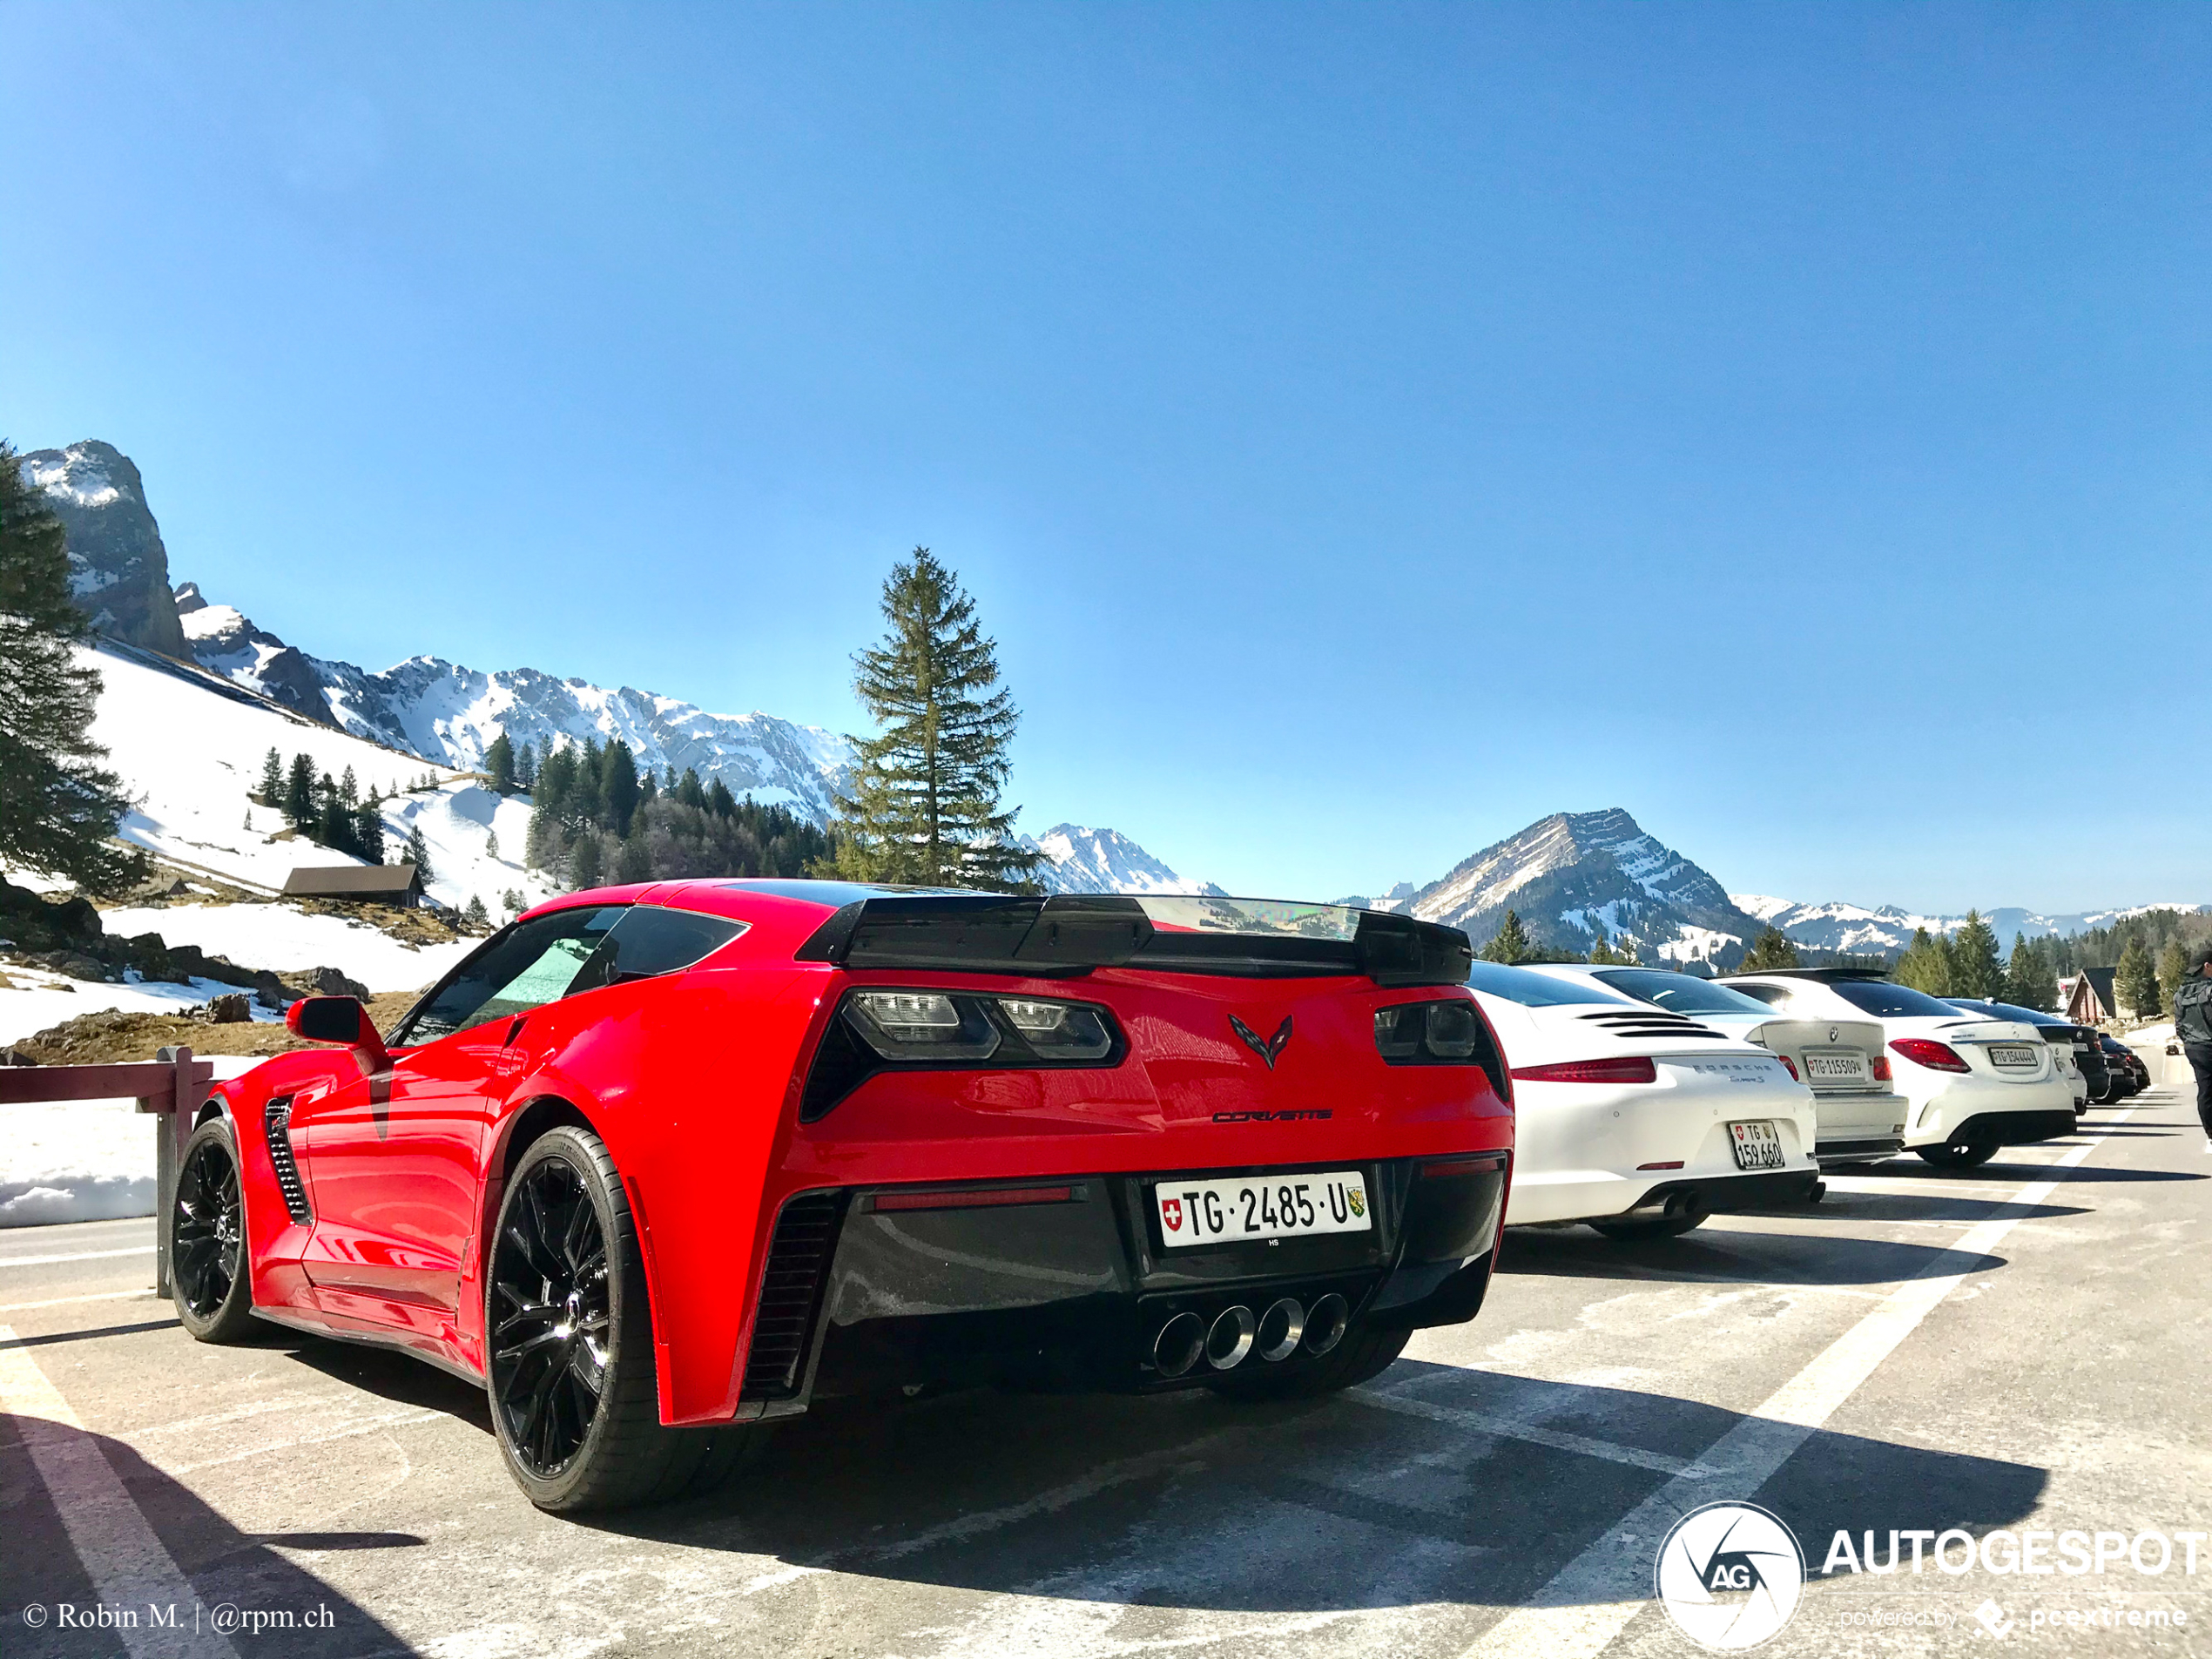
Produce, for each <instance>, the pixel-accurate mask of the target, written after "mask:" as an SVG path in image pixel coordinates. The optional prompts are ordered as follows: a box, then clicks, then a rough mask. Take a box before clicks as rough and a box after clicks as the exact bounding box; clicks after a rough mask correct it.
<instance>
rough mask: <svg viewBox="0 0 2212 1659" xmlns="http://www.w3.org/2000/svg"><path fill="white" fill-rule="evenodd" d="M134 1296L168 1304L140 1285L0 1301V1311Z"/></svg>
mask: <svg viewBox="0 0 2212 1659" xmlns="http://www.w3.org/2000/svg"><path fill="white" fill-rule="evenodd" d="M134 1296H143V1297H144V1298H145V1299H146V1300H147V1301H149V1302H159V1303H160V1304H161V1305H162V1306H163V1307H167V1306H168V1305H169V1303H168V1301H167V1299H166V1298H162V1297H158V1296H156V1295H155V1294H154V1293H153V1292H152V1291H150V1290H147V1289H145V1288H144V1287H141V1288H139V1289H138V1290H135V1291H95V1292H93V1294H91V1296H50V1297H48V1298H46V1299H45V1300H44V1301H43V1302H0V1313H28V1312H30V1311H31V1310H32V1309H33V1308H66V1307H75V1306H76V1305H78V1303H79V1302H122V1301H127V1300H128V1299H129V1298H132V1297H134Z"/></svg>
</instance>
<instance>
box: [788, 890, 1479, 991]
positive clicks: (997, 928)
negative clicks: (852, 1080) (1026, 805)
mask: <svg viewBox="0 0 2212 1659" xmlns="http://www.w3.org/2000/svg"><path fill="white" fill-rule="evenodd" d="M795 956H796V959H797V960H798V961H802V962H834V963H836V964H837V965H838V966H839V967H840V968H934V969H940V970H945V969H949V970H952V971H954V972H967V973H971V974H1045V975H1053V974H1081V973H1085V972H1088V971H1089V969H1091V968H1124V967H1126V968H1158V969H1161V970H1163V971H1164V972H1168V973H1174V974H1225V975H1231V976H1235V977H1238V978H1251V979H1288V978H1305V977H1312V976H1316V975H1337V974H1362V975H1365V976H1366V978H1368V979H1371V980H1372V981H1374V982H1375V983H1376V984H1378V985H1383V986H1391V987H1397V986H1410V985H1460V984H1464V983H1465V982H1466V981H1467V969H1468V968H1469V967H1470V966H1472V964H1473V963H1474V946H1473V945H1472V944H1470V943H1469V941H1468V940H1467V935H1466V934H1463V933H1461V932H1460V930H1459V929H1458V928H1456V927H1443V926H1441V925H1440V924H1439V923H1436V922H1433V921H1417V920H1415V919H1414V918H1413V917H1412V916H1401V915H1393V914H1389V913H1387V912H1384V911H1379V910H1353V909H1350V908H1348V907H1344V906H1339V905H1288V904H1282V903H1278V902H1277V901H1274V900H1251V899H1211V898H1198V897H1184V896H1181V895H1175V896H1171V897H1161V898H1151V897H1136V896H1132V895H1127V894H1054V895H1053V896H1052V897H1050V898H1049V899H1032V898H1017V897H1009V896H1005V895H1001V894H911V895H908V894H899V895H894V896H887V897H882V898H873V899H863V900H857V901H856V902H854V903H853V904H849V905H846V907H844V908H843V909H841V910H840V911H838V912H837V913H836V914H834V915H833V916H831V917H830V919H829V920H828V921H826V922H824V923H823V924H822V925H821V926H820V927H819V928H817V929H816V930H815V932H814V934H813V936H812V937H811V938H809V939H808V940H807V941H806V943H805V944H804V945H801V946H800V947H799V949H798V951H797V952H796V953H795Z"/></svg>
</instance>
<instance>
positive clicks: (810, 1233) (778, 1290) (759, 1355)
mask: <svg viewBox="0 0 2212 1659" xmlns="http://www.w3.org/2000/svg"><path fill="white" fill-rule="evenodd" d="M845 1205H846V1194H845V1193H842V1192H802V1193H800V1194H799V1196H798V1197H795V1198H793V1199H792V1200H790V1202H788V1203H787V1204H785V1205H784V1208H783V1213H782V1214H780V1215H779V1216H778V1217H776V1232H775V1237H774V1238H772V1239H771V1240H770V1241H769V1244H768V1271H767V1272H766V1274H765V1276H764V1278H763V1279H762V1282H761V1286H760V1311H759V1313H758V1314H757V1315H755V1317H754V1318H753V1322H752V1352H750V1353H748V1354H747V1355H746V1356H745V1385H744V1386H743V1388H742V1389H741V1390H740V1391H739V1393H738V1398H739V1399H789V1398H790V1397H791V1396H792V1395H793V1394H795V1393H798V1392H799V1372H800V1371H801V1370H802V1369H804V1367H805V1366H806V1349H807V1345H808V1344H809V1342H810V1341H811V1339H813V1332H814V1318H815V1315H816V1313H817V1312H819V1309H820V1306H821V1300H822V1283H823V1281H824V1280H825V1279H826V1278H828V1277H829V1264H830V1258H831V1257H832V1256H833V1254H834V1253H835V1252H836V1250H837V1235H838V1230H839V1228H840V1225H841V1224H843V1222H844V1220H845Z"/></svg>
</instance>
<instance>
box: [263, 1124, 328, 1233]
mask: <svg viewBox="0 0 2212 1659" xmlns="http://www.w3.org/2000/svg"><path fill="white" fill-rule="evenodd" d="M261 1130H262V1133H263V1134H264V1135H265V1136H267V1138H268V1143H269V1162H270V1163H273V1164H274V1165H275V1166H276V1178H277V1190H279V1191H280V1192H281V1193H283V1194H284V1207H285V1208H286V1209H287V1210H289V1211H291V1212H292V1219H293V1220H294V1221H296V1222H298V1223H299V1224H301V1225H302V1226H305V1225H306V1224H307V1223H308V1222H311V1221H313V1220H314V1218H315V1212H314V1211H312V1210H310V1209H309V1208H307V1187H306V1186H305V1185H304V1184H302V1183H301V1182H300V1166H299V1165H298V1164H297V1163H293V1160H292V1096H289V1095H280V1096H277V1097H276V1098H275V1099H274V1100H273V1101H271V1102H270V1103H268V1105H267V1106H266V1107H264V1108H263V1109H262V1112H261Z"/></svg>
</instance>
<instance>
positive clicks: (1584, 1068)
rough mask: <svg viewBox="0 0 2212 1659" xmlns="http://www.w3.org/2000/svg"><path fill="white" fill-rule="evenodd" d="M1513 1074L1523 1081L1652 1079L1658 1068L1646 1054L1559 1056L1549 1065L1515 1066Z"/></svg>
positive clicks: (1563, 1081)
mask: <svg viewBox="0 0 2212 1659" xmlns="http://www.w3.org/2000/svg"><path fill="white" fill-rule="evenodd" d="M1513 1075H1514V1077H1515V1078H1516V1079H1517V1080H1519V1081H1520V1082H1525V1083H1656V1082H1658V1081H1659V1068H1658V1067H1657V1066H1656V1065H1654V1064H1653V1063H1652V1061H1651V1056H1650V1055H1642V1054H1638V1055H1620V1056H1619V1057H1617V1058H1615V1059H1611V1060H1562V1061H1561V1062H1558V1063H1557V1064H1556V1065H1550V1066H1516V1067H1514V1073H1513Z"/></svg>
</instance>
